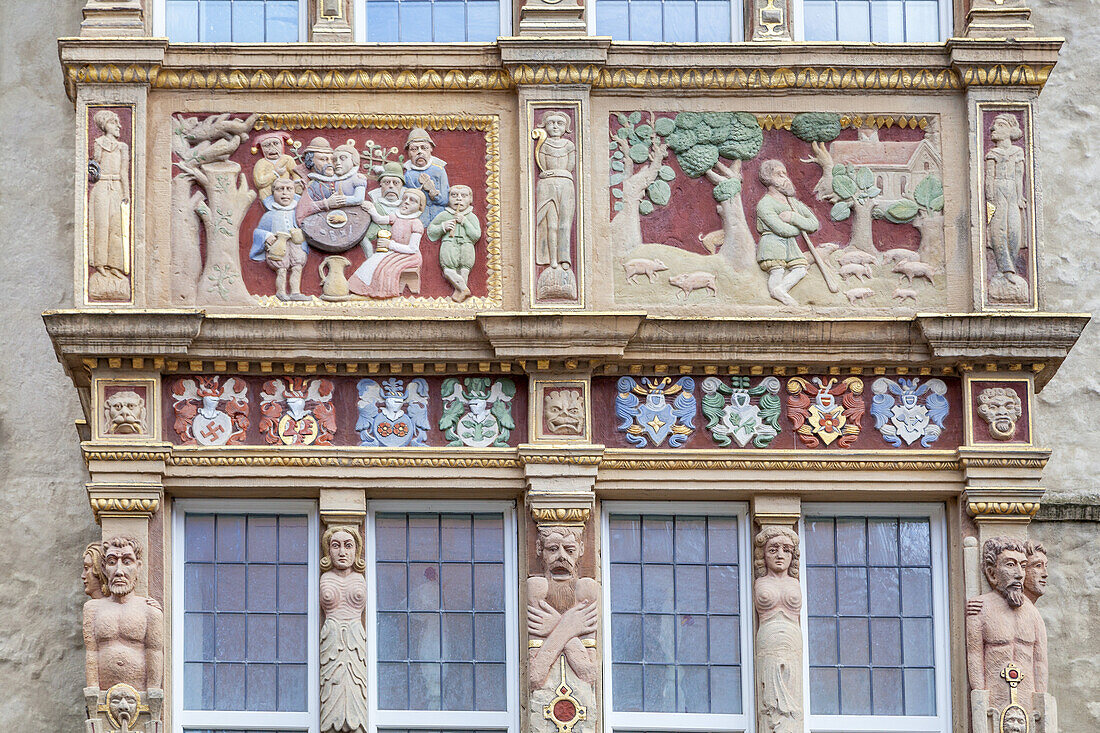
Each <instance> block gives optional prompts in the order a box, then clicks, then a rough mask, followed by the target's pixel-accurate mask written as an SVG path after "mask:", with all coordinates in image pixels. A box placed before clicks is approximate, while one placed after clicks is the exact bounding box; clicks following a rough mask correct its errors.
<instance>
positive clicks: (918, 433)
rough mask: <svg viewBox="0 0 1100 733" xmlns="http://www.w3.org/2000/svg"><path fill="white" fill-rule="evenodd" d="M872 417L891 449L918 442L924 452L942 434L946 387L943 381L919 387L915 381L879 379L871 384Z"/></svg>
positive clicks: (930, 380) (927, 382) (929, 382)
mask: <svg viewBox="0 0 1100 733" xmlns="http://www.w3.org/2000/svg"><path fill="white" fill-rule="evenodd" d="M871 392H873V393H874V397H873V398H872V399H871V417H873V418H874V419H875V428H876V429H877V430H878V431H879V432H880V433H882V438H883V440H885V441H886V442H887V443H889V444H890V445H893V446H900V445H901V441H903V440H904V441H905V444H906V445H912V444H913V443H914V441H916V440H920V444H921V445H922V446H924V447H925V448H930V447H932V444H933V443H935V442H936V439H937V438H939V437H940V433H942V432H943V421H944V420H945V419H946V418H947V413H948V410H949V409H950V405H949V404H948V401H947V397H946V396H945V395H946V394H947V385H946V384H944V381H943V380H942V379H928V380H925V381H924V383H923V384H922V383H921V381H920V380H919V379H917V378H912V379H905V378H904V377H903V378H899V379H897V380H893V379H888V378H886V377H879V378H878V379H876V380H875V381H874V382H872V383H871Z"/></svg>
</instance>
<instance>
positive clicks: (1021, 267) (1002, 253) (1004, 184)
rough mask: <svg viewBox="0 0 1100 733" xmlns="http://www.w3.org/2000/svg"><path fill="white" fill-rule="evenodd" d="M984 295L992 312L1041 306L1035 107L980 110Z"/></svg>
mask: <svg viewBox="0 0 1100 733" xmlns="http://www.w3.org/2000/svg"><path fill="white" fill-rule="evenodd" d="M978 115H979V125H980V128H981V129H980V133H979V134H980V138H979V139H980V141H981V147H980V151H981V153H982V158H983V162H982V165H981V167H980V168H979V169H978V180H979V182H980V187H981V196H982V197H983V199H982V204H983V205H982V206H981V209H982V213H981V215H980V216H979V221H978V227H979V230H980V232H981V235H982V236H981V242H982V253H981V263H982V272H983V280H982V293H983V295H984V298H983V300H984V304H985V305H986V306H987V307H990V308H1021V307H1022V308H1034V307H1036V303H1037V300H1036V280H1035V261H1036V253H1035V217H1034V209H1033V205H1032V204H1033V202H1034V200H1035V182H1034V178H1033V176H1034V173H1033V170H1034V168H1033V161H1032V145H1033V143H1032V131H1031V108H1030V107H1027V106H1022V107H1021V106H1019V105H1012V106H1005V105H981V104H980V105H979V107H978Z"/></svg>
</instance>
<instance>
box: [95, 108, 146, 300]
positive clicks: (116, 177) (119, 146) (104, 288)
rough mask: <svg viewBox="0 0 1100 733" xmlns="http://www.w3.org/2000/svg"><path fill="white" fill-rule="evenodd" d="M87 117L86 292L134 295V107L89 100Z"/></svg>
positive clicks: (112, 297) (125, 297)
mask: <svg viewBox="0 0 1100 733" xmlns="http://www.w3.org/2000/svg"><path fill="white" fill-rule="evenodd" d="M87 114H88V118H87V121H86V125H87V126H86V130H87V144H88V178H87V185H86V188H85V205H84V212H85V214H84V243H85V278H86V280H85V295H86V296H87V299H88V301H89V302H94V303H130V302H132V301H133V288H132V286H131V274H132V272H133V266H134V253H133V207H132V202H131V199H130V196H131V189H132V187H133V181H134V161H133V156H132V154H131V146H132V145H133V133H134V129H133V122H134V108H133V107H132V106H128V105H121V106H110V107H104V106H98V105H96V106H89V107H88V111H87Z"/></svg>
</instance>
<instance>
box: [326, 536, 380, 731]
mask: <svg viewBox="0 0 1100 733" xmlns="http://www.w3.org/2000/svg"><path fill="white" fill-rule="evenodd" d="M321 543H322V545H323V547H322V551H323V553H324V555H323V556H322V558H321V570H322V571H323V572H322V573H321V581H320V584H321V611H322V612H323V613H324V619H325V621H324V624H323V625H322V626H321V651H320V656H321V731H322V732H323V733H329V732H330V731H331V732H332V733H351V732H355V731H366V730H367V709H368V708H367V632H366V629H365V628H364V626H363V609H364V608H366V604H367V581H366V578H365V577H364V575H363V572H364V571H365V570H366V562H365V560H364V559H363V536H362V534H361V533H360V531H359V528H358V527H356V526H352V525H341V524H337V525H333V526H330V527H329V528H328V529H327V530H325V533H324V535H323V536H322V537H321Z"/></svg>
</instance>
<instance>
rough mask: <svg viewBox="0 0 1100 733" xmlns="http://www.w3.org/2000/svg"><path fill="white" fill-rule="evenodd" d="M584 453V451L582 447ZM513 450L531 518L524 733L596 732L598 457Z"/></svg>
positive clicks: (594, 453)
mask: <svg viewBox="0 0 1100 733" xmlns="http://www.w3.org/2000/svg"><path fill="white" fill-rule="evenodd" d="M589 448H591V447H589ZM601 450H602V449H596V450H591V449H589V450H584V451H582V450H579V449H578V450H576V451H570V452H568V453H566V452H564V451H560V450H554V449H551V448H548V447H547V448H539V447H536V446H532V445H523V446H520V449H519V452H520V458H521V460H523V462H524V473H525V475H526V481H527V493H526V505H527V508H528V510H529V511H530V515H529V518H528V521H527V522H526V530H525V532H524V539H525V546H526V549H527V551H526V552H525V553H524V560H525V562H524V565H525V568H526V570H525V572H526V573H527V582H526V585H525V587H524V599H525V601H526V608H527V618H526V620H527V623H526V631H525V633H523V634H521V639H524V640H525V643H524V648H525V651H526V659H525V664H524V665H523V669H524V674H523V676H524V679H526V680H527V685H526V686H525V687H526V689H527V716H528V721H527V726H526V727H525V730H526V731H528V732H529V733H536V732H537V733H561V732H562V731H567V732H571V731H573V730H574V729H575V730H577V731H578V732H579V731H585V732H587V731H598V730H599V713H600V708H599V704H598V700H599V699H600V697H599V689H600V672H601V662H600V651H599V646H598V643H597V638H598V633H600V632H599V617H600V585H599V570H598V569H599V563H598V561H597V558H598V549H599V536H598V535H599V532H598V529H597V527H598V524H599V522H598V521H597V520H596V519H595V516H596V515H595V507H596V495H595V491H594V490H593V487H594V485H595V478H596V471H597V469H598V464H599V459H600V451H601Z"/></svg>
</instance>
